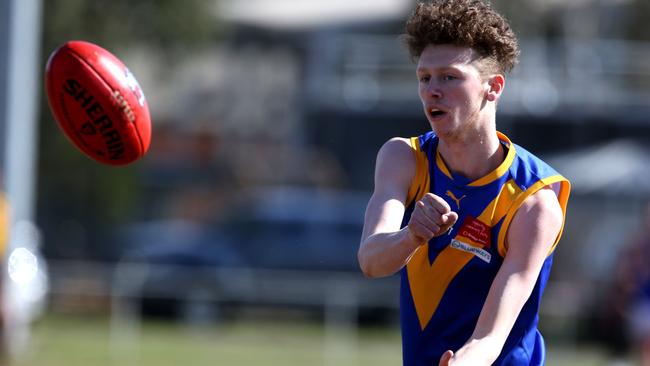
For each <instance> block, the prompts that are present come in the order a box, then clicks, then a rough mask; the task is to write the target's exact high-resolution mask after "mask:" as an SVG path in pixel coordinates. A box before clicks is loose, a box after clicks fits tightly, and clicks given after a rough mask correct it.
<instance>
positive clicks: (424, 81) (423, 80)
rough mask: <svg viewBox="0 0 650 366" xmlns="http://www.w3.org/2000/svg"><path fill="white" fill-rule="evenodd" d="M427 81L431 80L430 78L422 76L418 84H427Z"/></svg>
mask: <svg viewBox="0 0 650 366" xmlns="http://www.w3.org/2000/svg"><path fill="white" fill-rule="evenodd" d="M429 80H431V77H430V76H429V75H422V76H420V82H421V83H428V82H429Z"/></svg>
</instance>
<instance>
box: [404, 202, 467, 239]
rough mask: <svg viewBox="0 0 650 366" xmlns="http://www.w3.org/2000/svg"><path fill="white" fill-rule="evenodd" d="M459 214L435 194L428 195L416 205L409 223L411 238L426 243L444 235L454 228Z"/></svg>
mask: <svg viewBox="0 0 650 366" xmlns="http://www.w3.org/2000/svg"><path fill="white" fill-rule="evenodd" d="M456 220H458V214H457V213H456V212H453V211H452V210H451V207H449V204H448V203H447V202H446V201H445V200H444V199H442V198H441V197H439V196H436V195H435V194H433V193H427V194H425V195H424V197H422V199H421V200H419V201H417V202H416V203H415V209H414V210H413V213H412V214H411V219H410V220H409V223H408V231H409V234H410V235H411V237H412V238H413V239H414V240H416V241H417V242H419V243H426V242H428V241H429V240H431V238H433V237H436V236H439V235H442V234H444V233H445V232H446V231H447V230H449V228H450V227H452V226H453V225H454V224H455V223H456Z"/></svg>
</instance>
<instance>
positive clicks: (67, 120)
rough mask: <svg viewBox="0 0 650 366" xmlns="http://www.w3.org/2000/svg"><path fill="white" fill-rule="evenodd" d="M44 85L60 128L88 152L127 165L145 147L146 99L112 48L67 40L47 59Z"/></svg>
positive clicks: (148, 126) (148, 129)
mask: <svg viewBox="0 0 650 366" xmlns="http://www.w3.org/2000/svg"><path fill="white" fill-rule="evenodd" d="M45 84H46V91H47V97H48V102H49V104H50V109H51V110H52V113H53V114H54V118H55V119H56V121H57V123H58V124H59V127H61V129H62V130H63V132H64V133H65V135H66V136H67V137H68V138H69V139H70V141H72V143H73V144H74V145H75V146H77V147H78V148H79V149H80V150H81V151H83V152H84V153H85V154H86V155H88V156H90V157H91V158H93V159H95V160H96V161H99V162H101V163H104V164H110V165H125V164H129V163H131V162H133V161H135V160H137V159H139V158H141V157H142V156H143V155H144V154H145V153H146V152H147V150H148V149H149V143H150V142H151V119H150V117H149V106H148V104H147V100H146V99H145V97H144V93H143V92H142V88H140V85H139V84H138V82H137V81H136V79H135V77H134V76H133V74H131V72H130V71H129V69H127V68H126V66H125V65H124V63H122V61H120V60H119V59H118V58H117V57H115V56H114V55H112V54H111V53H110V52H108V51H106V50H105V49H103V48H101V47H99V46H97V45H95V44H92V43H88V42H83V41H70V42H67V43H65V44H64V45H63V46H61V47H59V48H58V49H57V50H56V51H54V52H53V53H52V55H51V56H50V58H49V60H48V61H47V66H46V70H45Z"/></svg>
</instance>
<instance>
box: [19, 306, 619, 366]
mask: <svg viewBox="0 0 650 366" xmlns="http://www.w3.org/2000/svg"><path fill="white" fill-rule="evenodd" d="M253 319H255V318H246V319H245V320H241V321H233V322H225V323H222V324H218V325H211V326H205V327H198V328H197V327H187V326H182V325H180V324H177V323H172V322H144V323H142V324H140V325H139V326H136V325H135V324H133V323H129V324H126V325H122V326H114V327H111V324H110V321H109V320H108V319H106V318H101V317H83V316H79V315H76V316H62V315H48V316H46V317H44V318H43V319H41V320H39V321H38V322H37V323H36V324H35V325H34V328H33V334H32V342H31V343H30V346H29V348H28V350H27V352H25V353H24V354H23V355H22V356H21V357H20V358H19V359H18V360H16V361H15V362H13V363H12V366H89V365H92V366H117V365H119V366H154V365H155V366H181V365H182V366H185V365H191V366H203V365H206V366H207V365H210V366H213V365H225V366H253V365H256V366H257V365H265V366H274V365H282V366H305V365H309V366H333V365H336V366H348V365H350V366H353V365H354V366H363V365H372V366H383V365H386V366H388V365H393V366H395V365H401V344H400V335H399V330H398V329H396V328H381V329H372V328H361V329H359V330H358V331H355V330H354V329H346V328H337V327H334V328H333V329H328V328H325V327H323V326H322V323H319V322H316V321H313V320H309V321H298V320H286V319H285V320H275V321H273V320H269V319H268V318H265V319H263V320H253ZM547 364H548V365H560V366H563V365H566V366H568V365H571V366H582V365H585V366H586V365H589V366H599V365H606V364H607V363H606V360H605V358H604V357H603V355H602V352H600V351H599V350H597V349H572V348H569V347H566V346H562V345H554V344H550V345H549V357H548V362H547Z"/></svg>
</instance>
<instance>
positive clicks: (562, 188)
mask: <svg viewBox="0 0 650 366" xmlns="http://www.w3.org/2000/svg"><path fill="white" fill-rule="evenodd" d="M547 186H548V187H550V188H551V189H553V191H554V192H555V194H556V196H557V200H558V202H559V204H560V207H561V208H562V226H561V227H560V231H559V232H558V234H557V237H556V238H555V242H554V243H553V246H552V247H551V249H550V250H549V252H548V255H551V254H552V253H553V251H554V250H555V247H556V246H557V243H558V242H559V241H560V237H561V236H562V232H563V231H564V222H565V219H566V207H567V202H568V201H569V192H570V190H571V184H570V183H569V181H568V180H567V179H566V178H564V177H563V176H561V175H553V176H550V177H546V178H542V179H540V180H539V181H537V182H536V183H535V184H533V185H532V186H530V187H528V189H527V190H525V191H524V192H522V193H521V194H520V195H519V196H518V197H517V199H516V200H515V202H514V203H513V204H512V206H511V207H510V209H508V213H507V214H506V217H505V219H504V220H503V224H502V225H501V229H500V230H499V238H498V242H497V243H498V250H499V255H500V256H501V257H505V256H506V252H507V251H508V247H507V242H506V234H507V232H508V227H509V226H510V222H511V221H512V219H513V217H514V216H515V213H517V210H518V209H519V207H521V205H522V204H523V203H524V201H525V200H526V198H528V197H530V196H531V195H533V194H534V193H535V192H537V191H539V190H540V189H542V188H544V187H547Z"/></svg>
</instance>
